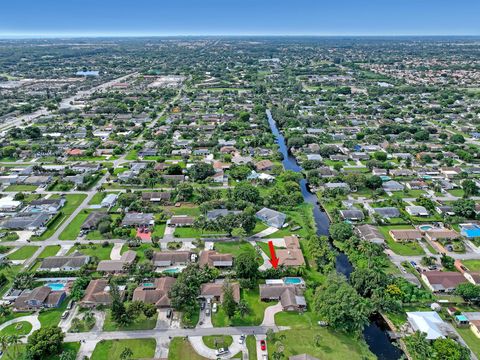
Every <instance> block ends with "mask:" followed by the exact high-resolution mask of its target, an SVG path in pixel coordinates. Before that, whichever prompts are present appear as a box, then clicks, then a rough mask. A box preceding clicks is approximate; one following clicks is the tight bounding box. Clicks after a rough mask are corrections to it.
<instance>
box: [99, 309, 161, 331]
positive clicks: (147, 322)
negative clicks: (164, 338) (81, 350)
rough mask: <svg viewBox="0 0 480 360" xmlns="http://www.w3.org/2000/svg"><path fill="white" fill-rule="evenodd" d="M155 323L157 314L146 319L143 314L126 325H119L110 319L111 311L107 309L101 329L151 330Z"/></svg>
mask: <svg viewBox="0 0 480 360" xmlns="http://www.w3.org/2000/svg"><path fill="white" fill-rule="evenodd" d="M156 324H157V314H155V316H154V317H152V318H150V319H147V318H146V317H145V316H144V315H143V314H142V315H140V316H139V317H137V318H136V319H135V321H134V322H133V323H131V324H130V325H127V326H121V325H119V324H117V323H116V322H115V321H113V319H112V313H111V311H110V310H107V312H106V316H105V323H104V324H103V331H122V330H126V331H128V330H151V329H153V328H154V327H155V325H156Z"/></svg>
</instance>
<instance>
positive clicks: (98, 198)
mask: <svg viewBox="0 0 480 360" xmlns="http://www.w3.org/2000/svg"><path fill="white" fill-rule="evenodd" d="M106 195H107V193H106V192H104V191H102V192H97V193H96V194H95V195H93V197H92V199H91V200H90V201H89V203H88V205H100V204H101V203H102V200H103V198H104V197H105V196H106Z"/></svg>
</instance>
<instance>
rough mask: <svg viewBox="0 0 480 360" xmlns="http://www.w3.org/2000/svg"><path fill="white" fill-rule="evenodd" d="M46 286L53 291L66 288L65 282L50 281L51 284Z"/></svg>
mask: <svg viewBox="0 0 480 360" xmlns="http://www.w3.org/2000/svg"><path fill="white" fill-rule="evenodd" d="M46 286H48V287H49V288H50V289H52V290H53V291H61V290H65V284H63V283H49V284H46Z"/></svg>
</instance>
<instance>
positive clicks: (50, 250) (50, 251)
mask: <svg viewBox="0 0 480 360" xmlns="http://www.w3.org/2000/svg"><path fill="white" fill-rule="evenodd" d="M59 250H60V245H48V246H46V247H45V249H43V251H42V252H41V253H40V255H38V257H39V258H40V259H45V258H46V257H49V256H55V255H57V253H58V251H59Z"/></svg>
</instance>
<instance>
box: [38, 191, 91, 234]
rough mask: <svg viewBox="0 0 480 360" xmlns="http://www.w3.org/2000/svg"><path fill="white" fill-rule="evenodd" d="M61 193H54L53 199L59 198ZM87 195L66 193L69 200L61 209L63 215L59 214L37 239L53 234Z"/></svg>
mask: <svg viewBox="0 0 480 360" xmlns="http://www.w3.org/2000/svg"><path fill="white" fill-rule="evenodd" d="M59 197H60V195H58V194H54V195H52V197H51V198H52V199H55V198H59ZM86 197H87V195H85V194H67V195H65V199H66V200H67V201H66V202H65V206H64V207H63V208H62V209H61V210H60V211H61V212H62V215H60V216H58V217H56V218H55V220H54V221H52V222H51V223H49V224H48V229H47V231H45V232H44V233H43V234H42V235H41V236H38V237H36V238H35V239H36V240H46V239H48V238H49V237H50V236H52V235H53V234H54V233H55V231H56V230H57V229H58V227H59V226H60V225H62V223H63V222H64V221H65V220H67V219H68V217H69V216H70V215H71V214H73V212H74V211H75V209H77V208H78V207H79V206H80V204H81V203H82V202H83V200H85V198H86Z"/></svg>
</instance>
